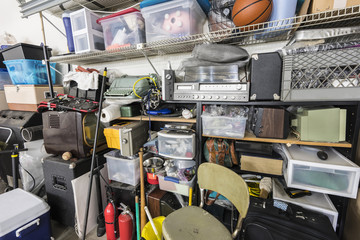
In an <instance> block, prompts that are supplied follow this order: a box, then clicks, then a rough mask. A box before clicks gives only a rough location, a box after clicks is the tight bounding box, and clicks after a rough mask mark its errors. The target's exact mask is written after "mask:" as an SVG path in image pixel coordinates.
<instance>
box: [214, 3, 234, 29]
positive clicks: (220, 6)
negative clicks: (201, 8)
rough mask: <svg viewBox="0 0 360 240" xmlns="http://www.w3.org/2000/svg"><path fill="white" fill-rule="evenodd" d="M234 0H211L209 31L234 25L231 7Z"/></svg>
mask: <svg viewBox="0 0 360 240" xmlns="http://www.w3.org/2000/svg"><path fill="white" fill-rule="evenodd" d="M234 3H235V0H213V1H211V8H210V12H209V30H210V31H211V32H213V31H218V30H223V29H227V28H234V27H236V26H235V24H234V23H233V21H232V17H231V16H232V9H233V6H234Z"/></svg>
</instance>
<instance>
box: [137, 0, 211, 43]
mask: <svg viewBox="0 0 360 240" xmlns="http://www.w3.org/2000/svg"><path fill="white" fill-rule="evenodd" d="M140 8H141V13H142V15H143V17H144V19H145V31H146V42H147V43H149V42H153V41H159V40H164V39H169V38H181V37H185V36H189V35H194V34H200V33H202V32H203V26H204V23H205V19H206V15H205V13H204V11H203V9H202V8H201V7H200V5H199V3H198V1H196V0H172V1H165V0H147V1H143V2H141V4H140ZM179 40H180V41H181V40H182V39H179Z"/></svg>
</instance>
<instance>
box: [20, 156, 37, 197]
mask: <svg viewBox="0 0 360 240" xmlns="http://www.w3.org/2000/svg"><path fill="white" fill-rule="evenodd" d="M19 165H20V167H21V168H22V169H24V171H25V172H26V173H27V174H29V176H30V177H31V179H32V181H33V185H32V187H31V189H30V190H29V192H32V191H33V190H34V188H35V178H34V176H33V175H32V174H31V173H30V172H29V171H28V170H26V169H25V168H24V167H23V166H22V165H21V163H20V162H19Z"/></svg>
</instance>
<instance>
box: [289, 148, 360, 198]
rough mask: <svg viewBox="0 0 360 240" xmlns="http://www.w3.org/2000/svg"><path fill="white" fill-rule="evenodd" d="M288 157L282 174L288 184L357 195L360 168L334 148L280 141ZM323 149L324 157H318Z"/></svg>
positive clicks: (350, 195) (295, 186) (315, 190)
mask: <svg viewBox="0 0 360 240" xmlns="http://www.w3.org/2000/svg"><path fill="white" fill-rule="evenodd" d="M282 149H283V151H284V153H285V155H286V158H287V161H285V162H286V164H285V166H284V178H285V180H286V183H287V186H288V187H293V188H300V189H305V190H310V191H314V192H320V193H327V194H332V195H338V196H342V197H349V198H356V195H357V191H358V184H359V177H360V168H359V166H357V165H356V164H355V163H353V162H352V161H350V160H349V159H347V158H346V157H344V156H343V155H341V154H340V153H339V152H337V151H336V150H335V149H333V148H328V147H326V148H325V147H324V148H317V147H310V146H299V145H291V146H290V147H287V146H286V145H282ZM319 151H323V152H325V154H324V153H323V154H322V155H325V156H326V158H327V159H326V160H322V159H320V158H319V157H318V155H319V156H320V154H318V152H319Z"/></svg>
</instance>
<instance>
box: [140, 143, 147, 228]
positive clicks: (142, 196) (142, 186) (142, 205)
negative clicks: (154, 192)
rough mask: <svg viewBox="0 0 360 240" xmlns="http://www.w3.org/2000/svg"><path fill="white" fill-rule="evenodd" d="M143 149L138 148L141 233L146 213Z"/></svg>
mask: <svg viewBox="0 0 360 240" xmlns="http://www.w3.org/2000/svg"><path fill="white" fill-rule="evenodd" d="M143 155H144V152H143V148H140V152H139V158H140V219H141V222H140V223H141V231H142V230H143V229H144V227H145V224H146V213H145V179H144V166H143V161H144V158H143Z"/></svg>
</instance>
